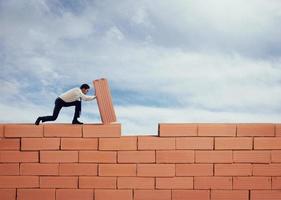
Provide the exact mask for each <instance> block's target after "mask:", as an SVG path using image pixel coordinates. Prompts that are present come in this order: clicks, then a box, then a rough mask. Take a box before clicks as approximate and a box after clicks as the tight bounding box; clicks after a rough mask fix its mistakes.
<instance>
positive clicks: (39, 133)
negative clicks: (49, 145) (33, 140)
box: [4, 124, 43, 137]
mask: <svg viewBox="0 0 281 200" xmlns="http://www.w3.org/2000/svg"><path fill="white" fill-rule="evenodd" d="M4 135H5V137H43V126H41V125H40V126H35V125H33V124H32V125H31V124H30V125H27V124H9V125H5V131H4Z"/></svg>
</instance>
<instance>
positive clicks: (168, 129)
mask: <svg viewBox="0 0 281 200" xmlns="http://www.w3.org/2000/svg"><path fill="white" fill-rule="evenodd" d="M159 136H160V137H170V136H171V137H175V136H197V124H159Z"/></svg>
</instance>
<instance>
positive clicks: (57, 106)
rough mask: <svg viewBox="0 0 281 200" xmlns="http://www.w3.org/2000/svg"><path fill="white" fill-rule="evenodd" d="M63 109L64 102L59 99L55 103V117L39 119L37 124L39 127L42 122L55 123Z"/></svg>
mask: <svg viewBox="0 0 281 200" xmlns="http://www.w3.org/2000/svg"><path fill="white" fill-rule="evenodd" d="M62 107H63V100H61V99H59V98H57V99H56V101H55V107H54V110H53V115H50V116H43V117H38V118H37V120H36V122H35V124H36V125H39V124H40V121H42V122H46V121H55V120H56V119H57V118H58V115H59V112H60V110H61V108H62Z"/></svg>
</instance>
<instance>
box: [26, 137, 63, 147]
mask: <svg viewBox="0 0 281 200" xmlns="http://www.w3.org/2000/svg"><path fill="white" fill-rule="evenodd" d="M59 148H60V139H59V138H22V139H21V150H58V149H59Z"/></svg>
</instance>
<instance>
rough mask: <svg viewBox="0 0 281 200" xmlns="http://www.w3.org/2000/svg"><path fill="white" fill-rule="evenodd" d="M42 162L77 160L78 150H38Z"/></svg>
mask: <svg viewBox="0 0 281 200" xmlns="http://www.w3.org/2000/svg"><path fill="white" fill-rule="evenodd" d="M40 162H42V163H67V162H78V151H40Z"/></svg>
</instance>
